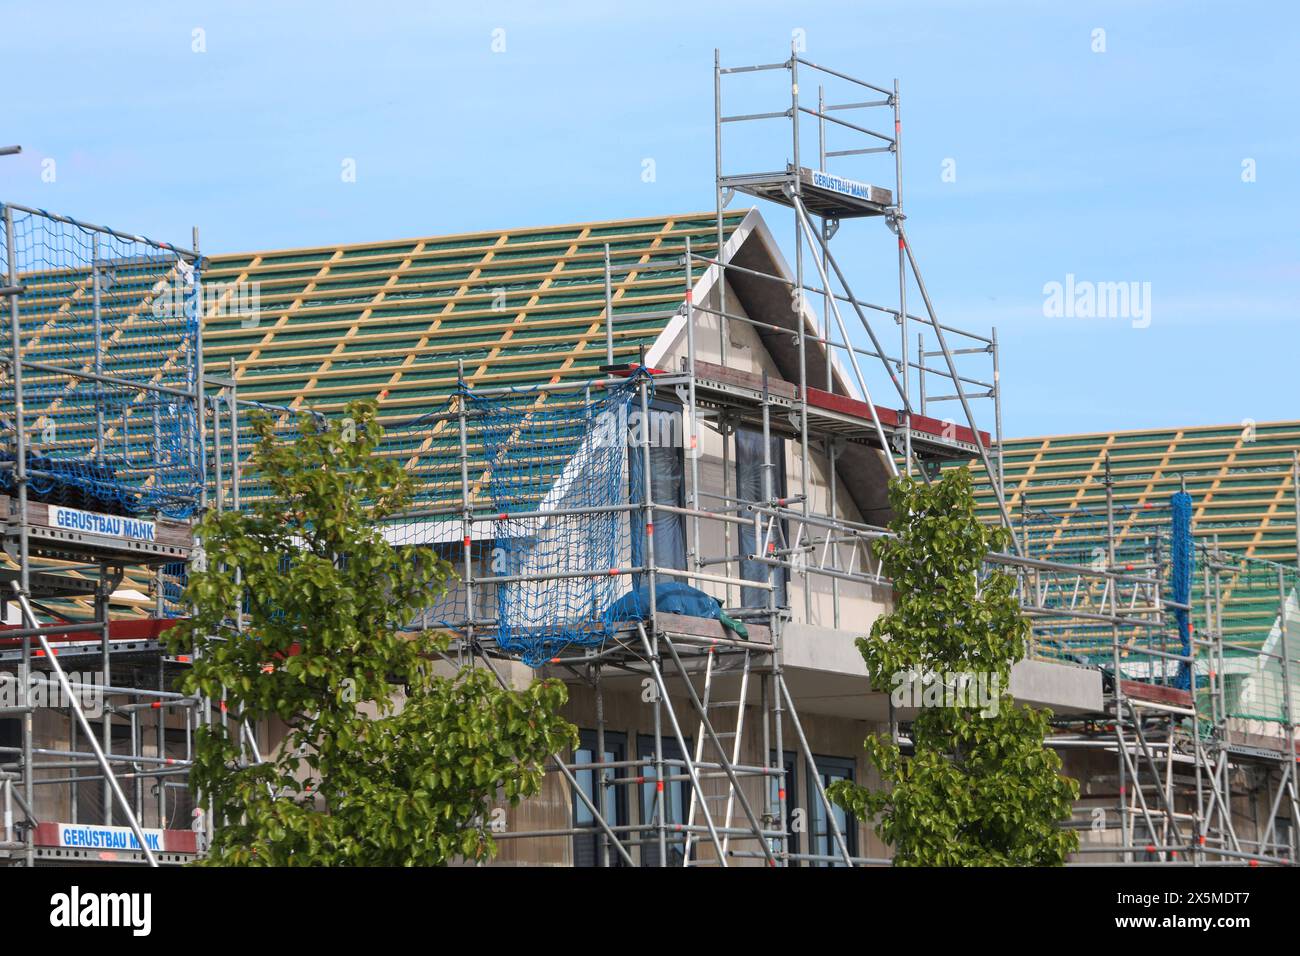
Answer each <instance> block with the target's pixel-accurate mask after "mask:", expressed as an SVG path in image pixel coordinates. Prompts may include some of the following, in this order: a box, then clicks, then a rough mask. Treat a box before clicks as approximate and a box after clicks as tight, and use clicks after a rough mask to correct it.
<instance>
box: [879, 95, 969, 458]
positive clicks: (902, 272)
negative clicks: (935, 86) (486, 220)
mask: <svg viewBox="0 0 1300 956" xmlns="http://www.w3.org/2000/svg"><path fill="white" fill-rule="evenodd" d="M889 102H890V105H891V106H892V107H893V110H894V141H893V143H891V144H890V145H891V147H892V149H893V153H894V218H895V222H897V223H898V329H899V342H900V343H901V350H902V354H901V355H900V356H899V373H900V374H901V375H902V376H903V463H904V464H903V466H904V468H906V469H907V474H909V475H910V474H911V473H912V401H911V396H912V392H911V389H912V385H911V381H912V376H911V370H910V369H909V368H908V357H907V352H908V342H907V252H906V250H905V249H904V246H905V245H906V243H905V241H904V239H903V218H904V217H903V135H902V130H903V123H902V118H901V114H900V112H899V104H898V80H894V94H893V96H891V97H890V98H889ZM954 378H955V376H954ZM957 391H961V385H960V384H959V383H958V384H957ZM972 427H974V426H972Z"/></svg>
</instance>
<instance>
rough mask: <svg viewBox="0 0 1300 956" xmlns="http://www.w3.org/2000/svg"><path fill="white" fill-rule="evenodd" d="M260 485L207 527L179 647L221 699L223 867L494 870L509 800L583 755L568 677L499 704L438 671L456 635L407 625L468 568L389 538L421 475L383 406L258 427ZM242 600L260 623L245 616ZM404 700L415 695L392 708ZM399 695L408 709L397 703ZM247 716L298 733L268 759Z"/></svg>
mask: <svg viewBox="0 0 1300 956" xmlns="http://www.w3.org/2000/svg"><path fill="white" fill-rule="evenodd" d="M255 428H256V431H257V434H258V443H257V446H256V448H255V451H254V453H253V456H252V467H253V470H254V471H255V472H256V473H257V474H258V477H259V478H260V479H261V482H262V484H263V485H264V486H265V488H266V489H267V492H268V493H267V494H266V495H265V496H264V497H262V498H260V499H258V500H257V501H256V502H254V503H253V504H252V505H251V507H247V508H245V509H244V510H242V511H240V512H231V511H227V512H224V513H218V512H216V511H209V512H208V513H207V514H206V515H204V517H203V519H202V521H201V523H200V525H199V527H198V536H199V538H200V540H201V542H202V544H203V547H204V549H205V552H206V562H205V563H206V567H203V566H199V567H192V568H191V574H190V579H189V584H188V587H187V589H186V592H185V599H186V601H188V602H189V603H190V604H191V605H192V606H193V608H194V612H193V615H192V617H190V618H189V619H188V620H187V621H185V622H183V623H182V624H181V625H180V626H178V627H176V628H174V629H172V630H171V631H169V632H168V634H169V644H170V645H171V649H172V650H173V652H176V653H188V652H189V649H190V647H191V646H196V647H198V648H199V653H198V654H197V656H196V659H195V661H194V664H193V667H192V669H191V670H190V671H189V673H188V674H187V675H186V677H185V678H184V683H183V686H184V689H185V691H186V692H187V693H192V694H198V695H204V696H207V697H209V698H211V699H213V700H214V701H220V700H221V699H222V695H223V693H224V695H225V698H224V704H222V705H221V707H222V709H223V711H224V712H225V713H227V714H228V715H229V717H230V720H229V721H228V722H229V724H230V729H229V731H227V728H226V724H227V721H226V720H223V719H221V718H220V717H218V718H217V719H215V720H213V721H212V722H211V725H210V726H205V727H202V728H200V730H199V732H198V734H197V737H196V744H195V754H194V766H193V769H192V771H191V781H192V783H193V785H194V786H195V787H196V789H197V790H198V793H199V796H200V799H202V800H204V801H205V802H206V801H208V800H211V802H212V806H213V813H214V815H215V820H216V821H217V828H216V835H215V838H214V841H213V845H212V847H211V848H210V851H209V854H208V856H207V862H209V863H212V864H217V865H258V864H261V865H281V866H284V865H376V866H385V865H420V866H427V865H438V864H443V863H446V862H447V861H449V860H451V859H452V858H454V857H457V856H459V857H464V858H468V859H474V860H485V859H490V858H491V857H492V855H493V854H494V853H495V849H496V847H495V843H494V841H493V839H492V833H491V823H492V820H491V813H492V809H493V805H494V804H495V803H496V802H497V800H498V794H501V795H503V796H504V798H505V799H506V800H508V801H509V802H510V803H511V804H514V803H517V802H518V801H519V800H520V799H521V798H523V797H527V796H530V795H533V794H535V793H537V792H538V791H539V790H540V788H541V783H542V777H543V773H544V762H545V760H546V759H547V758H548V757H549V756H550V755H551V754H553V753H556V752H558V751H560V750H562V749H564V748H566V747H569V746H572V745H574V744H575V743H576V734H577V731H576V730H575V729H574V727H573V726H572V725H571V724H569V723H568V722H567V721H565V720H563V719H562V718H561V717H560V716H559V709H560V707H561V706H562V705H563V704H564V703H565V702H566V700H567V691H566V689H565V687H564V685H563V684H562V683H560V682H559V681H535V682H534V683H533V684H532V686H531V687H529V688H527V689H525V690H520V691H511V690H505V689H502V688H501V687H500V686H499V685H498V684H497V682H496V681H495V678H494V677H493V676H492V675H491V674H490V672H489V671H488V670H486V669H484V668H482V667H480V668H476V669H475V668H465V669H462V670H461V671H459V673H457V674H456V675H455V676H454V677H448V676H438V675H437V674H436V673H435V672H434V668H433V662H434V661H435V660H438V659H439V658H440V652H441V651H442V650H444V649H445V648H446V646H447V638H446V637H445V636H444V635H439V634H436V633H433V632H428V631H424V632H418V633H412V632H410V631H407V630H404V628H405V627H406V626H407V625H408V624H409V622H411V621H413V620H417V619H418V616H419V613H420V612H421V611H422V610H423V609H425V608H428V607H429V606H431V605H432V604H433V603H434V602H435V601H436V600H437V598H438V597H439V595H440V594H441V593H443V592H444V591H445V589H446V586H447V582H448V580H449V578H450V577H451V576H452V571H451V566H450V565H449V564H448V563H447V562H445V561H443V560H441V559H439V558H438V557H437V556H436V555H435V554H434V553H433V552H432V551H431V550H429V549H418V548H410V547H406V548H400V547H396V546H394V545H393V544H391V543H390V542H388V541H386V540H385V539H384V536H383V534H382V531H381V522H383V521H384V519H386V518H390V517H392V516H393V515H395V514H397V513H399V512H401V511H402V509H404V508H406V507H407V506H408V505H409V503H410V501H411V496H412V489H413V483H412V478H411V477H410V476H409V475H408V474H407V473H406V472H405V471H404V470H403V469H402V468H401V467H400V465H399V464H398V463H396V462H394V461H392V460H391V459H387V458H384V457H381V456H380V455H378V454H377V453H376V447H377V444H378V442H379V439H380V436H381V434H382V429H381V427H380V425H379V423H378V420H377V412H376V409H375V406H374V405H373V403H355V404H353V405H352V406H349V408H348V411H347V417H346V418H343V419H339V420H336V421H333V422H331V423H330V424H328V425H323V424H322V425H320V426H317V425H316V424H315V423H314V422H313V420H312V419H311V418H309V417H308V416H303V417H302V418H301V420H300V422H299V425H298V435H297V437H296V439H295V440H294V441H291V442H288V441H284V440H282V439H277V438H276V437H275V436H274V433H273V427H272V422H271V420H270V419H269V417H266V416H259V417H257V419H256V420H255ZM241 601H242V602H243V607H244V620H245V627H244V630H243V631H242V632H241V633H235V632H234V630H233V628H232V626H231V616H232V611H233V609H234V608H235V607H236V606H237V604H238V603H239V602H241ZM395 691H400V692H401V693H395ZM395 698H396V699H397V701H396V702H395ZM241 720H247V721H248V722H249V724H250V726H255V725H256V722H258V721H266V720H270V721H271V722H272V725H273V726H280V727H283V728H285V730H286V735H285V738H284V741H283V743H282V745H281V746H279V747H278V748H277V749H276V750H275V752H273V753H270V754H265V755H263V762H261V763H258V762H255V761H254V760H252V759H250V757H249V754H248V751H247V750H245V749H244V748H242V747H241V740H240V733H239V727H240V722H241Z"/></svg>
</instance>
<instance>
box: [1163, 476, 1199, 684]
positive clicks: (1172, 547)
mask: <svg viewBox="0 0 1300 956" xmlns="http://www.w3.org/2000/svg"><path fill="white" fill-rule="evenodd" d="M1170 506H1171V508H1172V510H1173V519H1172V522H1171V525H1172V527H1171V533H1170V544H1169V551H1170V555H1169V557H1170V574H1169V592H1170V593H1169V596H1170V597H1171V598H1172V599H1173V600H1174V601H1176V602H1177V603H1179V604H1183V605H1189V604H1190V603H1191V600H1192V571H1193V563H1194V560H1195V552H1194V550H1193V546H1192V496H1191V495H1189V494H1188V493H1187V492H1185V491H1179V492H1176V493H1175V494H1174V495H1173V497H1172V498H1170ZM1174 621H1175V623H1176V624H1177V626H1178V645H1179V650H1180V652H1181V653H1182V654H1185V655H1187V656H1188V657H1190V656H1191V654H1192V622H1191V613H1190V611H1189V610H1188V609H1187V608H1186V607H1182V608H1174ZM1192 681H1193V676H1192V666H1191V664H1190V663H1189V662H1187V661H1181V662H1179V664H1178V673H1177V675H1175V677H1174V686H1175V687H1177V688H1180V689H1181V690H1194V688H1193V687H1192Z"/></svg>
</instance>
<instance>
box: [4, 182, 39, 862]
mask: <svg viewBox="0 0 1300 956" xmlns="http://www.w3.org/2000/svg"><path fill="white" fill-rule="evenodd" d="M4 228H5V268H6V269H7V270H8V273H9V280H8V281H9V285H10V286H17V285H18V267H17V264H16V262H17V260H16V257H15V252H14V249H15V246H14V213H13V208H12V207H10V206H5V207H4ZM9 337H10V345H11V349H12V351H11V352H10V356H11V358H12V360H13V364H12V365H11V366H10V369H9V370H10V372H11V374H12V375H13V383H14V500H15V503H16V505H17V508H18V514H17V519H18V582H17V584H18V598H19V601H20V602H21V601H22V600H23V599H24V598H25V597H26V596H27V595H28V594H29V593H30V586H31V577H30V575H31V563H30V561H29V558H28V535H27V421H26V411H25V409H24V408H23V336H22V322H21V320H20V319H19V316H18V294H17V293H16V292H15V293H12V294H11V295H10V296H9ZM33 642H34V639H33V638H31V637H28V638H25V639H24V640H23V647H22V662H21V665H20V667H19V670H18V675H19V690H18V693H19V695H20V697H19V699H20V701H21V706H22V707H23V708H24V710H23V716H22V722H23V724H22V730H23V740H22V748H23V805H24V807H25V808H26V812H27V817H28V822H29V823H31V822H33V821H32V808H33V807H34V806H35V805H36V803H35V801H36V790H35V781H34V780H33V777H32V758H33V754H32V749H33V748H32V732H33V726H32V711H31V699H30V696H29V690H30V681H29V679H28V678H29V676H30V675H31V672H32V671H31V668H32V644H33ZM33 839H34V829H33V827H31V826H28V827H26V828H25V830H24V842H25V843H26V847H25V849H24V851H23V861H24V863H25V864H26V865H27V866H35V865H36V849H35V844H34V842H33Z"/></svg>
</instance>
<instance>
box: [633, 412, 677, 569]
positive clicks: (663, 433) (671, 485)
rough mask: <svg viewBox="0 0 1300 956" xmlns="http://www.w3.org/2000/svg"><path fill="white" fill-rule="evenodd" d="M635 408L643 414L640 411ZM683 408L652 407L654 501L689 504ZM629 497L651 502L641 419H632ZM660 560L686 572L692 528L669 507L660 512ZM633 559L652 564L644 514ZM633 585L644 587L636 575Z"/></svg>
mask: <svg viewBox="0 0 1300 956" xmlns="http://www.w3.org/2000/svg"><path fill="white" fill-rule="evenodd" d="M634 412H639V410H638V409H634ZM681 419H682V415H681V407H680V406H674V405H670V404H668V403H665V402H656V403H654V404H652V405H651V408H650V423H649V432H650V499H651V500H652V501H654V502H655V503H657V504H666V505H676V506H677V507H679V508H685V507H686V459H685V451H684V447H683V444H684V443H683V441H682V435H681ZM629 431H630V433H631V434H630V435H629V441H628V469H627V474H628V501H629V503H630V504H634V505H638V504H641V503H642V502H644V501H645V478H644V475H645V452H644V450H643V449H642V447H641V417H640V415H639V414H635V415H633V416H632V417H630V418H629ZM654 522H655V529H654V543H655V564H656V565H658V566H659V567H661V568H674V569H676V570H679V571H685V570H686V529H685V526H684V525H683V523H682V516H681V515H679V514H671V513H669V512H666V511H656V512H655V514H654ZM631 527H632V563H633V564H634V565H636V566H638V567H640V566H643V565H644V564H645V563H646V556H645V555H644V554H643V552H644V550H645V527H644V525H643V524H642V519H641V515H640V514H639V513H638V512H632V513H631ZM632 586H633V587H640V586H641V576H640V575H636V577H635V580H634V581H633V582H632Z"/></svg>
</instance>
